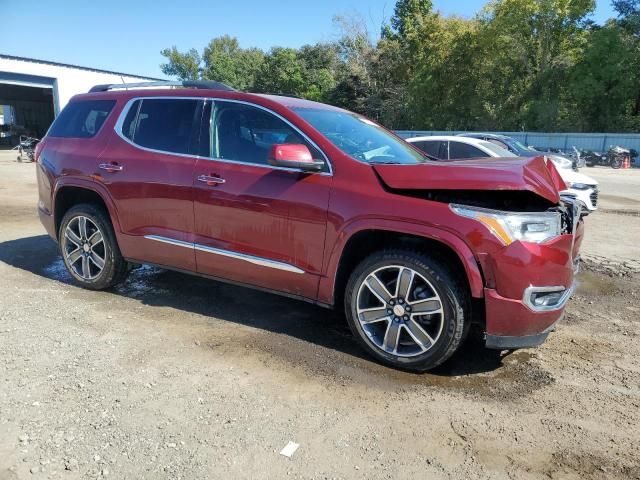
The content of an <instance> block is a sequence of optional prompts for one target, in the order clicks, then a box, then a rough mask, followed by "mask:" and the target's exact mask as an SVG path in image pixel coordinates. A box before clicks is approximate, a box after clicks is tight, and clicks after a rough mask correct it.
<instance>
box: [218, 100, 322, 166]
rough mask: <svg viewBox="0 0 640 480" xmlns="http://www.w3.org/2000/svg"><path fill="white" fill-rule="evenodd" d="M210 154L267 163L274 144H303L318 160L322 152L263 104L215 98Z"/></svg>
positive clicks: (230, 158) (224, 157)
mask: <svg viewBox="0 0 640 480" xmlns="http://www.w3.org/2000/svg"><path fill="white" fill-rule="evenodd" d="M211 126H212V128H211V132H210V134H211V135H210V147H209V148H210V151H211V157H213V158H220V159H225V160H234V161H237V162H243V163H255V164H259V165H266V164H267V163H268V157H269V152H270V150H271V146H272V145H276V144H286V143H288V144H303V145H306V146H307V148H309V151H310V152H311V155H312V156H313V158H314V159H315V160H323V157H322V154H321V153H320V152H319V151H318V150H317V149H316V148H315V147H314V146H313V145H311V144H310V143H309V142H308V141H307V140H306V139H305V138H304V137H303V136H302V135H301V134H300V133H298V132H297V131H296V130H295V129H294V128H293V127H291V126H290V125H289V124H288V123H287V122H285V121H283V120H282V119H280V118H278V117H277V116H275V115H273V114H272V113H269V112H267V111H265V110H263V109H261V108H258V107H253V106H251V105H245V104H242V103H235V102H225V101H215V102H214V105H213V110H212V112H211Z"/></svg>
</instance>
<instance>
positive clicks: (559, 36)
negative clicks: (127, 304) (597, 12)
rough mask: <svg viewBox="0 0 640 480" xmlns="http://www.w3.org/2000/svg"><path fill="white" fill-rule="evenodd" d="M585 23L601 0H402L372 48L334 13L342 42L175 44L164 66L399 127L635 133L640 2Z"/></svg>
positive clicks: (617, 4) (639, 104)
mask: <svg viewBox="0 0 640 480" xmlns="http://www.w3.org/2000/svg"><path fill="white" fill-rule="evenodd" d="M612 3H613V6H614V8H615V10H616V13H617V14H618V16H617V18H615V19H611V20H609V21H608V22H606V23H605V25H596V24H594V23H593V22H592V21H591V20H590V15H591V14H592V12H593V10H594V8H595V1H594V0H490V1H489V3H488V4H487V5H486V6H485V8H484V9H483V10H482V11H481V12H480V13H479V14H478V15H477V16H476V17H474V18H469V19H466V18H459V17H455V16H444V15H442V14H441V13H439V12H437V11H436V10H434V8H433V4H432V1H431V0H397V2H396V5H395V9H394V13H393V16H392V17H391V19H390V20H389V23H387V24H385V25H383V28H382V31H381V35H380V38H379V39H378V40H376V41H373V40H372V36H371V35H370V33H369V32H368V31H367V28H366V22H364V20H362V18H360V17H358V16H336V17H335V18H334V23H335V25H336V27H337V30H338V35H337V38H336V40H335V41H333V42H329V43H318V44H315V45H305V46H303V47H301V48H299V49H292V48H282V47H274V48H272V49H271V50H269V51H268V52H263V51H262V50H259V49H256V48H242V47H240V45H239V43H238V41H237V39H235V38H232V37H229V36H222V37H218V38H214V39H213V40H211V42H210V43H209V44H208V45H207V46H206V47H205V48H204V50H203V52H202V55H200V54H199V53H198V51H196V50H194V49H191V50H189V51H187V52H185V53H181V52H179V51H178V50H177V49H176V47H172V48H171V49H165V50H163V51H162V52H161V53H162V55H163V56H165V57H166V59H167V63H165V64H163V65H162V66H161V68H162V71H163V72H164V73H165V74H166V75H169V76H173V77H178V78H180V79H194V78H202V79H212V80H218V81H222V82H224V83H227V84H229V85H231V86H233V87H235V88H238V89H241V90H246V91H253V92H267V93H280V94H290V95H296V96H301V97H304V98H308V99H311V100H316V101H322V102H327V103H332V104H334V105H337V106H341V107H344V108H347V109H349V110H353V111H356V112H359V113H362V114H364V115H367V116H369V117H371V118H374V119H376V120H378V121H380V122H381V123H383V124H385V125H388V126H390V127H393V128H415V129H443V130H444V129H455V130H462V129H468V130H520V129H528V130H546V131H549V130H556V131H567V130H575V131H587V132H588V131H634V130H637V129H638V128H639V127H640V0H613V2H612Z"/></svg>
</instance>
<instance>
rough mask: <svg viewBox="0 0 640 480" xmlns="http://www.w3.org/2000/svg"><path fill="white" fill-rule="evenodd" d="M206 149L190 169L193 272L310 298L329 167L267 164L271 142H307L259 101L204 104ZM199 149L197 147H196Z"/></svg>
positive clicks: (321, 247)
mask: <svg viewBox="0 0 640 480" xmlns="http://www.w3.org/2000/svg"><path fill="white" fill-rule="evenodd" d="M206 115H210V119H211V121H210V122H206V121H205V122H203V124H204V125H210V126H211V127H210V129H209V131H208V132H206V133H207V134H206V135H204V134H201V135H200V138H201V142H203V143H204V145H205V147H204V148H205V150H208V151H209V155H207V157H206V158H204V157H201V158H199V159H198V161H197V163H196V168H195V174H194V192H195V195H194V213H195V226H194V232H195V235H194V242H195V250H196V262H197V268H198V272H200V273H203V274H206V275H211V276H214V277H220V278H223V279H228V280H232V281H236V282H240V283H246V284H251V285H255V286H259V287H263V288H267V289H270V290H276V291H281V292H287V293H291V294H294V295H299V296H303V297H307V298H315V296H316V294H317V287H318V280H319V275H320V272H321V267H322V257H323V250H324V239H325V230H326V223H327V209H328V203H329V187H330V184H331V178H332V177H331V176H330V174H329V172H328V165H327V171H326V172H321V173H313V174H308V173H303V172H300V171H296V170H292V169H284V168H278V167H272V166H270V165H269V164H268V163H267V156H268V152H269V149H270V147H271V145H273V144H281V143H304V144H306V145H307V146H308V147H309V149H310V150H311V152H312V153H313V154H314V158H317V159H322V160H324V161H325V162H326V158H325V157H324V155H323V154H322V153H321V152H320V151H319V150H318V149H317V148H315V147H314V145H313V144H312V143H311V142H310V141H309V140H308V139H307V138H306V137H305V136H304V135H303V134H302V133H301V132H299V131H298V130H297V129H295V128H294V127H293V126H291V124H289V123H288V122H287V121H285V120H284V119H283V118H281V117H279V116H277V115H275V114H274V113H272V112H270V111H267V110H265V109H263V108H261V107H257V106H254V105H248V104H246V103H242V102H233V101H228V100H224V101H223V100H220V101H218V100H216V101H213V102H208V105H207V107H206V108H205V116H206ZM201 149H202V145H201Z"/></svg>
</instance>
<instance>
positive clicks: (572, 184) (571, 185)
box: [565, 182, 592, 190]
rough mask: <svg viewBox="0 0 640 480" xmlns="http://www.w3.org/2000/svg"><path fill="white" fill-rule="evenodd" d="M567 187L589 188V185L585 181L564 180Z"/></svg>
mask: <svg viewBox="0 0 640 480" xmlns="http://www.w3.org/2000/svg"><path fill="white" fill-rule="evenodd" d="M565 183H566V184H567V187H569V188H575V189H576V190H589V189H590V188H592V187H591V185H587V184H586V183H573V182H565Z"/></svg>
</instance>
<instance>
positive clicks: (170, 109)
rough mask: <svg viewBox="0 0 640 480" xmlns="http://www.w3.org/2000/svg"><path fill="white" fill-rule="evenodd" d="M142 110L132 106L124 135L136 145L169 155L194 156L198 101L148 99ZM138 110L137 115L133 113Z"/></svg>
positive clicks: (124, 126) (145, 100)
mask: <svg viewBox="0 0 640 480" xmlns="http://www.w3.org/2000/svg"><path fill="white" fill-rule="evenodd" d="M140 101H141V102H142V103H141V104H140V106H139V108H135V107H136V103H137V102H134V104H132V106H131V108H130V109H129V112H127V115H126V117H125V119H124V122H123V125H122V134H123V135H124V136H125V137H127V138H129V140H131V141H132V142H133V143H135V144H136V145H139V146H141V147H145V148H149V149H152V150H159V151H162V152H169V153H181V154H190V153H193V149H194V145H195V144H196V142H197V136H198V132H197V130H198V129H197V128H194V126H195V125H196V124H197V121H198V120H199V118H198V112H199V111H200V108H199V106H200V105H201V103H202V101H201V100H198V99H182V98H145V99H142V100H140ZM136 110H137V115H135V114H134V113H132V111H136Z"/></svg>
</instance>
